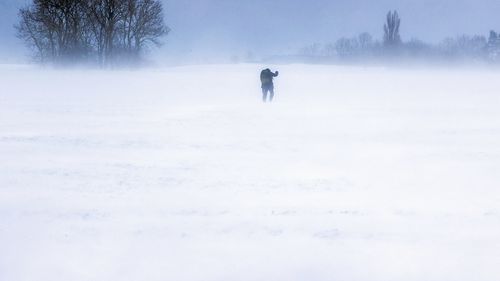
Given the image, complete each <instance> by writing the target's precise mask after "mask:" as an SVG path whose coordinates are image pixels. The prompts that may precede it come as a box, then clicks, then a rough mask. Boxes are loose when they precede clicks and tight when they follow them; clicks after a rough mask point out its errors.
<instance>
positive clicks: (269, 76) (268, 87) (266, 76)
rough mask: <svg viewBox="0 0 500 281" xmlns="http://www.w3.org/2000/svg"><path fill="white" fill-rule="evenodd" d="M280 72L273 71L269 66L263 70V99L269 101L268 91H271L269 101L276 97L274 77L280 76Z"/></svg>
mask: <svg viewBox="0 0 500 281" xmlns="http://www.w3.org/2000/svg"><path fill="white" fill-rule="evenodd" d="M278 74H279V72H278V71H276V72H274V73H273V72H272V71H271V70H270V69H269V68H267V69H264V70H262V72H261V73H260V82H261V83H262V100H263V101H264V102H266V101H267V93H268V92H269V93H270V95H269V101H273V98H274V84H273V78H274V77H278Z"/></svg>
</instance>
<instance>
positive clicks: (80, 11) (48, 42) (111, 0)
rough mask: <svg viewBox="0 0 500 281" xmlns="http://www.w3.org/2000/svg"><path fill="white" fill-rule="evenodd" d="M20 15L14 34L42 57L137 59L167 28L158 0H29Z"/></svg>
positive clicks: (109, 60) (104, 61)
mask: <svg viewBox="0 0 500 281" xmlns="http://www.w3.org/2000/svg"><path fill="white" fill-rule="evenodd" d="M19 17H20V22H19V24H18V25H17V26H16V28H17V32H18V37H19V38H20V39H22V40H23V41H24V42H25V43H26V44H27V45H28V47H30V48H31V49H33V50H34V55H35V57H36V58H37V59H39V60H40V61H41V62H55V63H59V62H62V61H72V62H73V61H78V60H95V61H98V62H99V64H100V65H101V66H105V65H111V64H113V63H115V60H116V59H117V58H118V57H120V58H121V59H124V58H133V60H134V61H137V60H138V59H139V56H140V54H141V52H142V51H143V50H144V49H145V48H146V47H148V46H150V45H151V46H160V45H161V41H160V39H161V37H162V36H164V35H166V34H168V32H169V28H168V27H167V26H166V25H165V23H164V19H163V8H162V5H161V2H160V1H159V0H33V3H32V4H31V5H30V6H28V7H26V8H23V9H21V10H20V11H19Z"/></svg>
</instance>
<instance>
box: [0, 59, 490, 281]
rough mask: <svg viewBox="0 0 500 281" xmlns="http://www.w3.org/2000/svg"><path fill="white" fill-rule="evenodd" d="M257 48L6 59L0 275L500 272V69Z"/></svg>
mask: <svg viewBox="0 0 500 281" xmlns="http://www.w3.org/2000/svg"><path fill="white" fill-rule="evenodd" d="M260 68H261V66H256V65H240V66H193V67H179V68H171V69H164V70H156V71H152V70H149V71H141V72H126V71H124V72H120V71H116V72H111V73H107V72H94V71H88V72H85V71H68V72H62V71H39V70H33V69H30V68H24V67H14V66H2V67H0V280H2V281H34V280H37V281H38V280H43V281H55V280H56V281H57V280H64V281H69V280H70V281H93V280H96V281H135V280H141V281H150V280H151V281H163V280H165V281H225V280H228V281H239V280H242V281H247V280H248V281H255V280H257V281H260V280H266V281H271V280H273V281H275V280H279V281H280V280H287V281H295V280H306V281H335V280H339V281H413V280H415V281H447V280H452V281H462V280H463V281H490V280H491V281H498V280H500V84H499V81H500V79H499V78H500V73H494V72H485V71H456V70H453V71H445V70H439V71H438V70H433V71H424V70H395V69H393V70H387V69H378V68H348V67H327V66H302V65H292V66H280V67H278V69H279V70H280V72H281V77H279V78H278V79H277V81H276V88H277V99H276V103H274V104H263V103H262V102H261V101H260V89H259V84H258V83H259V81H258V74H259V70H260Z"/></svg>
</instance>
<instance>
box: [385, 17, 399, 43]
mask: <svg viewBox="0 0 500 281" xmlns="http://www.w3.org/2000/svg"><path fill="white" fill-rule="evenodd" d="M400 26H401V19H400V18H399V14H398V12H397V11H394V12H392V11H389V12H388V13H387V18H386V23H385V24H384V45H385V46H397V45H399V44H401V36H400V35H399V27H400Z"/></svg>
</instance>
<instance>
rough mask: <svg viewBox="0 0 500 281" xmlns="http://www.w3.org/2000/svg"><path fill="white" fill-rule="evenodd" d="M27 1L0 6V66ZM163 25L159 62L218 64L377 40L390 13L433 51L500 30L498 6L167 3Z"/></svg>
mask: <svg viewBox="0 0 500 281" xmlns="http://www.w3.org/2000/svg"><path fill="white" fill-rule="evenodd" d="M27 3H30V1H28V0H2V1H0V42H1V44H0V58H2V60H3V61H6V60H8V61H11V62H12V61H19V60H26V59H27V57H29V56H27V55H28V54H27V52H26V51H25V50H23V49H22V43H21V42H20V41H19V40H17V39H16V38H15V31H14V30H13V25H14V24H15V23H17V21H18V20H17V18H16V15H17V10H18V9H19V8H20V7H23V6H25V5H26V4H27ZM163 3H164V6H165V11H166V12H165V15H166V16H165V21H166V23H167V25H169V26H170V27H171V28H172V32H171V34H170V35H169V36H168V37H167V39H166V40H165V46H164V48H162V49H160V50H158V51H154V52H153V54H151V55H152V56H153V57H155V58H160V60H159V62H158V63H161V62H163V61H167V62H172V61H175V62H178V61H185V60H190V61H193V60H196V61H212V62H213V61H217V60H219V61H220V60H222V59H226V60H227V58H228V57H230V56H233V55H244V54H246V53H247V52H252V53H253V54H255V55H256V56H259V57H266V56H270V55H280V54H290V53H294V52H296V51H297V49H299V48H301V47H303V46H304V45H306V44H311V43H315V42H317V43H327V42H332V41H335V40H337V39H338V38H340V37H342V36H347V37H349V36H355V35H357V34H359V33H361V32H369V33H370V34H372V35H373V36H374V37H375V38H376V39H382V36H383V29H382V27H383V23H384V17H385V14H386V13H387V11H389V10H398V11H399V12H400V14H401V16H402V19H403V22H402V28H401V32H402V36H403V39H404V40H410V39H412V38H419V39H421V40H424V41H426V42H430V43H436V42H439V41H441V40H442V39H444V38H446V37H454V36H456V35H460V34H470V35H472V34H480V35H484V36H487V35H488V32H489V31H490V30H492V29H493V30H499V29H500V20H499V17H498V14H499V12H498V11H500V2H499V1H496V0H481V1H475V0H432V1H430V0H418V1H417V0H378V1H373V0H335V1H332V0H310V1H303V0H254V1H233V0H189V1H187V0H168V1H163Z"/></svg>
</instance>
